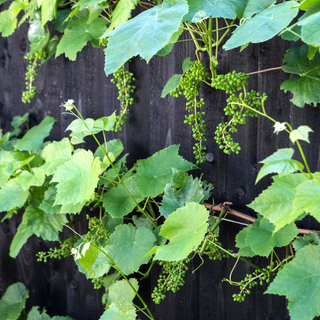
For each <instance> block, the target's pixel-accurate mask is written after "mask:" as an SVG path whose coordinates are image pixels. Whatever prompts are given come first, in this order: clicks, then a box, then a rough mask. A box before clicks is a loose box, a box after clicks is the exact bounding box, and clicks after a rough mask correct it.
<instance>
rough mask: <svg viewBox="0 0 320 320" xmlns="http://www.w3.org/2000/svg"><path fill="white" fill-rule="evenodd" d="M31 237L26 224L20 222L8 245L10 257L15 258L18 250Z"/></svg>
mask: <svg viewBox="0 0 320 320" xmlns="http://www.w3.org/2000/svg"><path fill="white" fill-rule="evenodd" d="M32 235H33V232H31V231H30V230H29V228H28V225H27V224H26V223H23V222H21V223H20V224H19V227H18V229H17V232H16V234H15V235H14V237H13V239H12V242H11V244H10V253H9V255H10V257H12V258H16V256H17V255H18V253H19V251H20V249H21V248H22V247H23V245H24V244H25V243H26V242H27V240H28V239H29V237H31V236H32Z"/></svg>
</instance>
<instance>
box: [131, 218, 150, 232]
mask: <svg viewBox="0 0 320 320" xmlns="http://www.w3.org/2000/svg"><path fill="white" fill-rule="evenodd" d="M132 222H133V223H134V225H135V226H136V227H137V228H141V227H145V228H146V229H149V230H151V231H152V230H153V228H154V225H153V224H152V222H151V221H150V220H149V219H148V218H147V217H146V216H145V215H144V214H142V215H141V216H140V217H138V216H137V215H133V216H132Z"/></svg>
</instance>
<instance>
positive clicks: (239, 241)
mask: <svg viewBox="0 0 320 320" xmlns="http://www.w3.org/2000/svg"><path fill="white" fill-rule="evenodd" d="M252 228H253V226H252V224H249V225H248V226H247V227H246V228H243V229H242V230H241V231H240V232H239V233H238V234H237V235H236V247H238V248H239V249H240V250H239V252H238V254H239V255H240V256H245V257H254V256H255V253H254V252H253V251H252V249H251V247H250V246H249V245H247V244H246V241H245V240H246V237H247V235H248V233H249V232H250V231H251V229H252Z"/></svg>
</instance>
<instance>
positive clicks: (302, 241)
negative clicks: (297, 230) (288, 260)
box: [292, 232, 320, 251]
mask: <svg viewBox="0 0 320 320" xmlns="http://www.w3.org/2000/svg"><path fill="white" fill-rule="evenodd" d="M319 242H320V238H319V236H318V234H317V233H315V232H309V233H308V234H307V235H305V236H304V237H298V238H297V239H295V240H294V241H293V242H292V246H293V248H294V250H295V251H298V250H300V249H301V248H303V247H305V246H308V245H311V244H312V245H317V246H318V245H319Z"/></svg>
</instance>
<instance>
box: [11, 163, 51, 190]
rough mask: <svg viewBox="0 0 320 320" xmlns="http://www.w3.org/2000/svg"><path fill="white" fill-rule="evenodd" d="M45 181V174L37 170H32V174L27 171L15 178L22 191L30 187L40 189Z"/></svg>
mask: <svg viewBox="0 0 320 320" xmlns="http://www.w3.org/2000/svg"><path fill="white" fill-rule="evenodd" d="M44 180H45V174H44V173H43V172H42V171H41V170H40V169H39V168H34V169H33V174H31V173H30V172H28V171H22V172H21V173H20V175H19V176H18V177H17V178H16V181H17V182H18V183H19V184H20V186H21V188H22V190H23V191H26V190H29V188H30V187H31V186H35V187H40V186H42V185H43V183H44Z"/></svg>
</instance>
